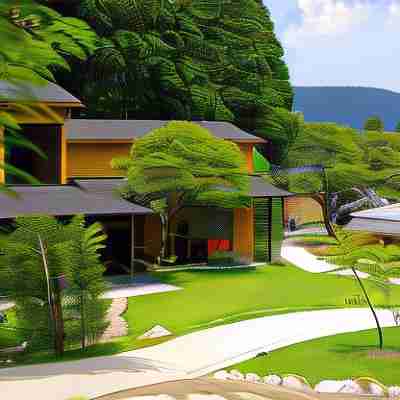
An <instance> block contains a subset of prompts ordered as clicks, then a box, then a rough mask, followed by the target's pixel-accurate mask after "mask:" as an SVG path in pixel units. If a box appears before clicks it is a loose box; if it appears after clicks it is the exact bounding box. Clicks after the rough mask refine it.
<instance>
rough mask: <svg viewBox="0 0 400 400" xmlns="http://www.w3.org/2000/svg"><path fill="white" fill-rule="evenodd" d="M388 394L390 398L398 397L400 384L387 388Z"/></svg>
mask: <svg viewBox="0 0 400 400" xmlns="http://www.w3.org/2000/svg"><path fill="white" fill-rule="evenodd" d="M388 394H389V397H390V398H392V399H393V398H395V397H398V398H400V386H390V387H389V388H388Z"/></svg>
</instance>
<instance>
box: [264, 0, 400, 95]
mask: <svg viewBox="0 0 400 400" xmlns="http://www.w3.org/2000/svg"><path fill="white" fill-rule="evenodd" d="M263 1H264V4H265V5H266V6H267V7H268V9H269V10H270V13H271V17H272V20H273V21H274V23H275V30H276V33H277V35H278V37H279V39H280V40H281V43H282V45H283V47H284V48H285V51H286V55H285V60H286V62H287V63H288V66H289V70H290V75H291V80H292V83H293V84H294V85H297V86H369V87H376V88H383V89H389V90H393V91H396V92H400V51H399V50H400V0H263Z"/></svg>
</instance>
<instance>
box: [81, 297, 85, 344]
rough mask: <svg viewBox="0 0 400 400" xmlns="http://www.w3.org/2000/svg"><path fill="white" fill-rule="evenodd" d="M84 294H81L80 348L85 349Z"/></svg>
mask: <svg viewBox="0 0 400 400" xmlns="http://www.w3.org/2000/svg"><path fill="white" fill-rule="evenodd" d="M84 300H85V295H84V293H83V291H82V294H81V346H82V350H85V349H86V329H85V301H84Z"/></svg>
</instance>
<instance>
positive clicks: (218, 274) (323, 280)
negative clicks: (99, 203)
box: [25, 266, 400, 362]
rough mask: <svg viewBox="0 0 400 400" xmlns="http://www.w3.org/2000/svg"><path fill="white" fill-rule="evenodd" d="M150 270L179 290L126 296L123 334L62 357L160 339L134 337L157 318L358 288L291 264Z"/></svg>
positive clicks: (224, 314)
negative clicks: (213, 269)
mask: <svg viewBox="0 0 400 400" xmlns="http://www.w3.org/2000/svg"><path fill="white" fill-rule="evenodd" d="M154 275H155V277H156V278H157V279H159V280H161V281H163V282H164V283H169V284H172V285H176V286H179V287H181V288H183V290H179V291H175V292H166V293H158V294H152V295H146V296H140V297H132V298H130V299H129V307H128V310H127V312H126V313H125V315H124V316H125V318H126V320H127V321H128V324H129V334H128V336H126V337H123V338H119V339H116V340H115V341H113V342H110V343H104V344H98V345H95V346H91V347H90V348H88V349H87V350H86V352H84V353H82V352H81V351H69V352H67V353H66V354H65V356H64V357H63V358H62V360H67V359H76V358H80V357H89V356H99V355H108V354H114V353H118V352H122V351H127V350H132V349H135V348H138V347H144V346H148V345H152V344H156V343H160V342H161V341H162V340H160V339H158V340H152V341H151V340H138V339H137V337H138V336H140V335H141V334H143V333H144V332H146V331H147V330H149V329H150V328H152V327H153V326H154V325H158V324H159V325H162V326H164V327H165V328H167V329H168V330H169V331H170V332H172V333H173V334H174V335H175V336H179V335H183V334H186V333H189V332H193V331H195V330H200V329H206V328H209V327H212V326H217V325H221V324H226V323H231V322H236V321H240V320H245V319H250V318H257V317H262V316H266V315H273V314H277V313H288V312H296V311H304V310H315V309H322V308H335V307H344V305H345V304H344V300H345V298H346V297H349V296H353V295H356V294H358V293H359V287H358V285H357V283H356V282H355V281H354V280H353V279H352V278H349V277H340V276H334V275H325V274H323V275H320V274H312V273H308V272H305V271H302V270H300V269H297V268H295V267H292V266H269V267H266V268H258V269H255V270H236V271H232V270H231V271H208V272H206V271H200V272H183V271H180V272H160V273H154ZM366 285H367V288H368V289H369V291H370V294H371V297H372V299H373V301H374V303H375V304H379V305H388V304H389V303H390V304H392V305H394V304H400V287H399V288H394V289H393V291H392V294H391V296H390V298H388V297H385V295H384V294H383V293H382V292H381V291H379V290H378V289H377V288H375V287H373V286H372V285H369V284H368V283H366ZM168 339H170V337H169V338H167V339H163V340H168ZM50 360H51V361H53V360H54V357H53V356H47V355H43V354H41V355H31V356H29V360H25V362H28V361H32V362H37V361H50Z"/></svg>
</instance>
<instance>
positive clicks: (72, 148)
mask: <svg viewBox="0 0 400 400" xmlns="http://www.w3.org/2000/svg"><path fill="white" fill-rule="evenodd" d="M131 147H132V141H119V142H118V141H115V140H105V141H97V142H96V141H84V140H82V141H79V140H77V141H74V140H70V141H67V176H68V177H69V178H72V177H76V176H81V177H82V176H86V177H108V176H121V172H120V171H115V170H113V169H112V168H111V166H110V162H111V160H112V159H113V158H115V157H127V156H128V155H129V151H130V149H131ZM239 148H240V149H241V151H242V152H243V154H244V157H245V158H246V163H247V168H248V171H249V172H253V144H249V143H240V144H239Z"/></svg>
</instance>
